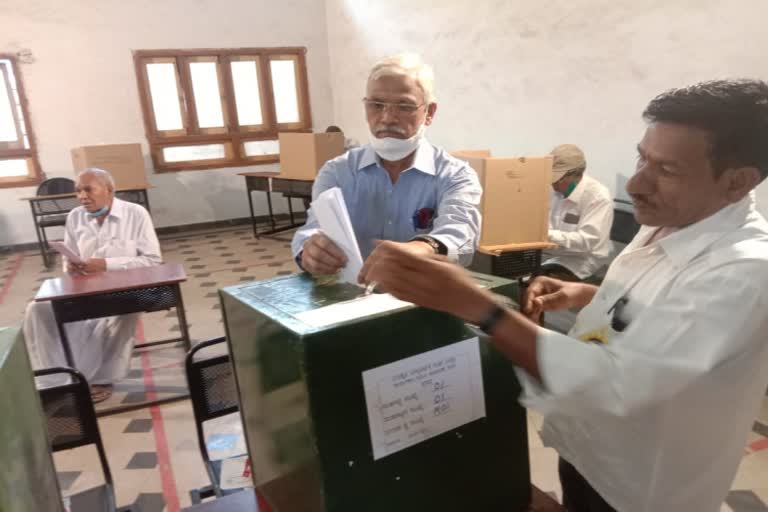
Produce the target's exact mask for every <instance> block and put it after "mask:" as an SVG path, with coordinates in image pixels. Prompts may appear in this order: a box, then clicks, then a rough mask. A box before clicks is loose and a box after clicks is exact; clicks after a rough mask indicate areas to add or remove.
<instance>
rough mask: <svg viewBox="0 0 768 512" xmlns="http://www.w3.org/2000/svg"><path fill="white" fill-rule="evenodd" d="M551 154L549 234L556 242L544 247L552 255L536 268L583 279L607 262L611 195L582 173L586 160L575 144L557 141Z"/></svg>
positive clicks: (554, 275)
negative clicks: (548, 249) (554, 245)
mask: <svg viewBox="0 0 768 512" xmlns="http://www.w3.org/2000/svg"><path fill="white" fill-rule="evenodd" d="M550 154H551V155H552V157H553V162H552V196H551V198H550V209H549V240H550V241H551V242H553V243H555V244H557V248H556V249H552V250H550V251H547V252H546V253H545V255H546V256H551V259H548V260H546V261H545V262H544V263H542V265H541V271H540V274H543V275H548V276H551V277H556V278H558V279H562V280H565V281H581V280H583V279H586V278H587V277H589V276H591V275H592V274H594V273H595V272H596V271H597V270H599V269H600V268H601V267H603V266H604V265H606V264H607V263H608V259H609V256H610V253H611V247H612V244H611V241H610V235H611V224H612V223H613V201H612V200H611V194H610V192H608V189H607V188H606V187H605V186H604V185H603V184H602V183H600V182H599V181H597V180H596V179H594V178H592V177H591V176H587V175H586V174H585V171H586V169H587V162H586V160H585V159H584V153H583V152H582V151H581V149H579V148H578V147H577V146H574V145H573V144H561V145H560V146H557V147H556V148H555V149H553V150H552V152H551V153H550Z"/></svg>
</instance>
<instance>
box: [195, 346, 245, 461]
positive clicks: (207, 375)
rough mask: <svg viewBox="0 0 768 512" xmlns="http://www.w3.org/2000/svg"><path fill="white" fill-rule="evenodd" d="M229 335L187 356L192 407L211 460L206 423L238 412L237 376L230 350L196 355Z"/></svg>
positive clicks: (205, 456) (202, 446)
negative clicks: (201, 356) (220, 353)
mask: <svg viewBox="0 0 768 512" xmlns="http://www.w3.org/2000/svg"><path fill="white" fill-rule="evenodd" d="M225 342H226V338H224V337H223V336H222V337H220V338H214V339H211V340H208V341H202V342H200V343H198V344H197V345H195V346H194V347H193V348H192V350H190V351H189V353H188V354H187V358H186V370H187V383H188V384H189V395H190V398H191V400H192V410H193V412H194V415H195V427H196V428H197V436H198V442H199V444H200V451H201V452H202V453H203V459H204V460H205V461H206V462H207V461H208V450H207V447H206V446H205V438H204V433H203V423H204V422H206V421H208V420H211V419H214V418H218V417H220V416H225V415H227V414H232V413H233V412H237V411H238V409H239V408H240V404H239V402H238V396H237V388H236V385H235V377H234V374H233V370H232V364H231V363H230V360H229V354H222V355H217V356H213V357H208V358H200V359H197V360H196V358H195V356H196V354H197V353H198V352H200V351H201V350H202V349H204V348H207V347H211V346H213V345H217V344H219V343H225Z"/></svg>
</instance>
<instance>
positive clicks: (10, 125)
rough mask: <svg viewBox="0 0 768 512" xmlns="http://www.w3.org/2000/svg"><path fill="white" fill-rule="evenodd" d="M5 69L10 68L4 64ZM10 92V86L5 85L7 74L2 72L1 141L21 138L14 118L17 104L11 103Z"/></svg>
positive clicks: (0, 83)
mask: <svg viewBox="0 0 768 512" xmlns="http://www.w3.org/2000/svg"><path fill="white" fill-rule="evenodd" d="M3 69H4V70H7V69H9V68H7V67H5V66H3ZM9 76H10V75H9ZM8 93H9V91H8V88H7V87H6V85H5V75H4V74H3V73H0V141H2V142H9V141H16V140H19V133H18V131H17V130H16V123H15V122H14V120H13V109H14V108H16V106H15V105H11V100H10V98H11V96H10V95H9V94H8Z"/></svg>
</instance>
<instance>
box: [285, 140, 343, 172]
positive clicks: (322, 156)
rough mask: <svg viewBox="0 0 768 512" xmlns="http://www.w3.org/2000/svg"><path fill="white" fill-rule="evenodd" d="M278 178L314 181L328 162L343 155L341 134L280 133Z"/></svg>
mask: <svg viewBox="0 0 768 512" xmlns="http://www.w3.org/2000/svg"><path fill="white" fill-rule="evenodd" d="M279 137H280V177H281V178H288V179H295V180H314V179H315V176H317V172H318V171H319V170H320V168H321V167H322V166H323V164H325V162H327V161H328V160H330V159H332V158H334V157H337V156H339V155H341V154H342V153H344V134H343V133H338V132H337V133H281V134H279Z"/></svg>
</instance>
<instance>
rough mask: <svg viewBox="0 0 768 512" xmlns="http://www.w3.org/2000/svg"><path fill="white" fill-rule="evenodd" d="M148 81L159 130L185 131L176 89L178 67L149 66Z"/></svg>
mask: <svg viewBox="0 0 768 512" xmlns="http://www.w3.org/2000/svg"><path fill="white" fill-rule="evenodd" d="M147 79H148V80H149V92H150V95H151V96H152V110H153V112H154V113H155V124H156V125H157V126H156V128H157V130H159V131H165V130H181V129H183V128H184V123H183V122H182V120H181V107H180V106H179V91H178V89H177V87H176V65H175V64H172V63H170V62H166V63H154V64H147Z"/></svg>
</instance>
